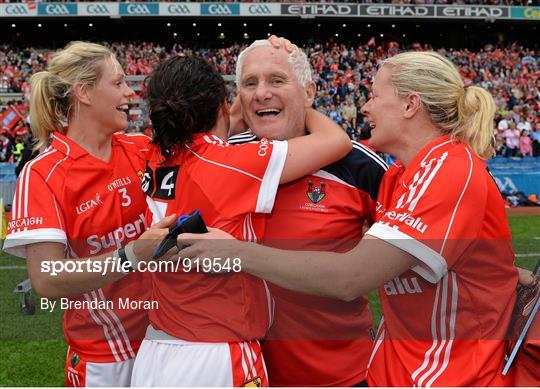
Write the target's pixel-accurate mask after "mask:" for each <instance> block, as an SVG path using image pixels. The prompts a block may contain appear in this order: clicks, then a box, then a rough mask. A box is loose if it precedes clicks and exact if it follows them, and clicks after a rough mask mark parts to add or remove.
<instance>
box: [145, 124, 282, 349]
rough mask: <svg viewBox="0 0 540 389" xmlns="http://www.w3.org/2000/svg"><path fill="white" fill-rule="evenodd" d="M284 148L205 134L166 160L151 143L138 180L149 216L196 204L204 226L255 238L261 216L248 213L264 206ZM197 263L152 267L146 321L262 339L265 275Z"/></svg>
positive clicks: (196, 332) (226, 337) (267, 300)
mask: <svg viewBox="0 0 540 389" xmlns="http://www.w3.org/2000/svg"><path fill="white" fill-rule="evenodd" d="M286 155H287V142H269V141H267V140H265V139H263V140H261V141H260V142H255V143H248V144H245V145H242V146H230V145H229V144H228V143H226V142H224V141H223V140H221V139H220V138H218V137H217V136H214V135H210V134H208V133H203V134H196V135H195V136H194V139H193V142H192V143H191V144H189V145H188V146H186V147H185V148H183V149H182V150H181V151H180V153H179V155H178V156H177V157H176V158H175V159H174V160H173V161H170V162H168V163H163V158H162V156H161V154H160V151H159V148H158V147H153V148H152V149H151V154H150V157H149V163H148V164H147V168H146V173H145V179H144V181H143V190H144V191H145V192H146V194H147V195H148V196H149V197H148V199H147V200H148V204H149V209H150V213H151V214H152V220H153V221H154V222H155V221H157V220H159V219H161V218H162V217H163V216H167V215H171V214H174V213H175V214H177V215H179V216H180V215H185V214H190V213H192V212H193V211H195V210H199V211H200V212H201V215H202V217H203V219H204V221H205V222H206V225H207V226H209V227H216V228H220V229H223V230H224V231H227V232H228V233H230V234H232V235H234V236H235V237H236V238H237V239H243V240H249V241H257V240H258V239H260V237H261V234H262V233H263V227H264V220H262V219H261V220H257V218H254V217H252V214H251V213H252V212H263V213H267V212H270V211H271V210H272V207H273V205H274V198H275V193H276V191H277V187H278V185H279V180H280V177H281V172H282V170H283V166H284V164H285V159H286ZM223 260H225V258H224V259H223ZM232 260H233V258H230V261H232ZM231 264H232V262H231ZM193 266H196V263H193ZM200 268H201V272H200V273H198V272H193V271H192V272H189V273H185V272H184V271H183V270H179V271H178V272H174V271H163V272H160V273H153V274H152V283H153V288H152V299H153V300H156V301H157V302H158V303H159V311H156V312H152V311H151V312H150V321H151V323H152V325H153V327H154V328H156V329H159V330H162V331H164V332H166V333H168V334H169V335H172V336H174V337H176V338H179V339H182V340H187V341H199V342H200V341H203V342H226V341H240V340H252V339H259V338H262V337H263V336H264V334H265V333H266V331H267V329H268V326H269V323H270V322H271V314H272V313H271V310H270V307H271V297H270V294H269V291H268V289H267V287H266V284H265V282H264V281H263V280H261V279H259V278H257V277H253V276H251V275H249V274H246V273H237V274H230V273H229V274H225V275H220V276H209V275H208V274H204V273H203V272H202V264H201V265H200Z"/></svg>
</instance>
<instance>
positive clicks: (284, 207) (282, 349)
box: [229, 132, 387, 386]
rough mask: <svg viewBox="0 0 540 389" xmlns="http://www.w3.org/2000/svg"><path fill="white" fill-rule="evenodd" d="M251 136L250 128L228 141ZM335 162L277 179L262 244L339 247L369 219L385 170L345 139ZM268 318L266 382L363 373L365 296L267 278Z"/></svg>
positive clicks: (332, 379)
mask: <svg viewBox="0 0 540 389" xmlns="http://www.w3.org/2000/svg"><path fill="white" fill-rule="evenodd" d="M253 139H255V136H254V135H253V134H251V133H250V132H247V133H242V134H239V135H236V136H234V137H232V138H231V139H229V142H230V143H244V142H247V141H250V140H253ZM353 146H354V147H353V149H352V151H351V152H350V153H349V154H348V155H347V156H345V158H343V159H342V160H340V161H338V162H336V163H333V164H331V165H329V166H326V167H325V168H323V169H322V170H319V171H317V172H315V173H313V174H312V175H309V176H306V177H304V178H302V179H299V180H296V181H294V182H290V183H287V184H284V185H281V186H280V187H279V190H278V194H277V196H276V203H275V205H274V210H273V211H272V213H271V214H269V215H266V227H265V235H264V244H265V245H267V246H273V247H278V248H282V249H288V250H320V251H336V252H345V251H348V250H350V249H352V248H353V247H354V246H356V244H357V243H358V241H359V240H360V238H361V237H362V227H363V225H364V222H365V221H367V222H368V223H370V224H371V223H372V222H373V221H374V218H375V206H376V199H377V193H378V190H379V185H380V182H381V179H382V177H383V174H384V172H385V170H386V168H387V166H386V164H385V162H384V161H383V160H382V159H381V158H380V157H379V156H377V154H375V153H374V152H373V151H371V150H370V149H369V148H366V147H365V146H364V145H361V144H359V143H357V142H353ZM269 286H270V291H271V292H272V297H274V300H275V304H276V305H275V319H274V324H273V325H272V327H271V328H270V331H269V333H268V335H267V336H266V339H265V341H264V343H263V354H264V358H265V362H266V366H267V368H268V377H269V380H270V384H271V385H272V386H352V385H355V384H358V383H360V382H361V381H363V380H364V379H365V375H366V370H367V364H368V360H369V356H370V351H371V346H372V341H371V333H370V332H371V330H372V319H371V314H370V311H369V306H368V302H367V299H366V298H365V297H361V298H358V299H356V300H355V301H351V302H345V301H340V300H335V299H329V298H322V297H317V296H311V295H307V294H304V293H297V292H293V291H290V290H286V289H283V288H280V287H278V286H276V285H273V284H269Z"/></svg>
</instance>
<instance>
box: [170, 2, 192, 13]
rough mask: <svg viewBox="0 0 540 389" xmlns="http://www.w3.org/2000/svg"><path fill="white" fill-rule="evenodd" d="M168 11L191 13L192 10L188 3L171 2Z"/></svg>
mask: <svg viewBox="0 0 540 389" xmlns="http://www.w3.org/2000/svg"><path fill="white" fill-rule="evenodd" d="M167 11H168V12H169V13H170V14H171V15H190V14H191V10H190V9H189V7H188V6H187V4H170V5H169V6H167Z"/></svg>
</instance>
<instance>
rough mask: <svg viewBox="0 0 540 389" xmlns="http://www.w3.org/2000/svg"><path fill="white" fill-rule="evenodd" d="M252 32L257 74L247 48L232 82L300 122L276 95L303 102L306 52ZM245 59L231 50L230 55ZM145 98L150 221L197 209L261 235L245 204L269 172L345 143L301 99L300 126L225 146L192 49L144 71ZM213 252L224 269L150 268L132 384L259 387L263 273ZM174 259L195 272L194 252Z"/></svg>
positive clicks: (222, 97)
mask: <svg viewBox="0 0 540 389" xmlns="http://www.w3.org/2000/svg"><path fill="white" fill-rule="evenodd" d="M257 42H259V45H260V46H261V47H257V48H255V49H254V50H257V53H258V55H260V56H265V58H266V59H267V61H265V65H264V66H265V69H266V70H267V71H268V77H267V78H266V79H265V80H264V81H262V80H257V77H255V76H254V75H253V73H254V71H253V69H254V68H253V64H252V63H251V65H250V60H249V58H251V57H249V58H247V59H245V61H246V63H245V66H244V67H243V68H242V69H243V72H242V74H243V75H242V80H243V81H242V82H241V83H240V84H241V86H240V89H241V90H242V89H244V88H246V89H247V88H251V89H253V90H256V92H255V93H257V99H256V102H255V101H254V104H255V105H256V107H250V108H253V109H254V112H253V114H254V115H257V116H258V117H259V120H263V121H266V122H267V123H268V122H270V123H276V122H277V123H279V127H281V128H284V127H286V128H291V129H292V127H293V126H304V122H303V120H298V115H297V112H298V111H295V110H294V108H293V107H292V106H290V105H289V104H283V101H284V100H286V99H291V98H292V97H293V96H294V97H295V101H294V104H295V105H294V107H296V109H298V110H300V109H302V110H305V109H306V108H308V107H310V106H311V102H312V100H313V96H314V92H315V88H314V84H313V82H312V81H310V80H309V79H306V80H305V81H304V82H303V83H302V82H301V80H299V78H298V77H297V75H296V74H295V73H294V70H293V66H302V67H306V64H307V65H308V64H309V63H308V60H307V57H306V56H305V54H303V53H302V52H301V51H299V50H297V51H296V52H293V54H291V55H289V54H287V53H286V52H285V50H278V49H275V48H272V46H271V44H270V43H269V42H268V41H257ZM254 55H255V54H254ZM244 58H245V55H243V54H240V57H239V61H238V62H239V64H240V63H242V62H243V59H244ZM239 66H240V65H239ZM250 69H251V70H250ZM307 70H308V71H309V66H307ZM244 73H245V74H244ZM308 76H311V74H310V73H308ZM147 98H148V102H149V106H150V117H151V119H152V124H153V127H154V136H153V143H154V146H153V148H152V150H151V151H150V153H149V162H148V165H147V169H146V172H145V176H146V177H147V178H146V179H145V181H144V183H143V189H144V190H145V191H146V193H147V194H148V196H149V199H148V204H149V209H150V211H151V214H152V217H153V219H154V220H156V219H159V218H161V217H163V216H165V215H169V214H171V213H176V214H178V215H180V214H187V213H191V212H193V211H194V210H199V211H200V212H201V215H202V217H203V218H204V220H205V222H206V224H207V225H208V226H213V227H219V228H223V229H225V230H226V231H228V232H230V233H231V234H233V235H234V236H235V237H237V238H239V239H245V240H251V241H256V240H258V239H260V238H261V237H262V235H263V234H264V219H263V218H262V217H258V216H257V215H256V214H255V213H256V212H258V213H269V212H270V211H271V210H272V208H273V204H274V200H275V195H276V191H277V187H278V185H279V184H280V183H283V182H289V181H292V180H295V179H297V178H300V177H302V176H304V175H305V174H307V173H309V172H311V171H313V170H317V169H319V168H320V167H322V166H324V165H326V164H328V163H330V162H332V161H334V160H337V159H339V158H341V157H343V156H344V155H345V154H347V153H348V152H349V151H350V149H351V147H352V145H351V143H350V140H349V139H348V137H347V135H346V134H345V133H344V132H343V131H342V130H341V129H340V128H339V126H338V125H336V124H335V123H333V122H332V121H331V120H330V119H328V118H326V117H325V116H324V115H322V114H320V113H317V112H315V111H313V110H311V109H310V110H309V112H308V113H307V117H306V122H307V128H308V131H309V133H310V134H309V135H306V136H302V137H299V138H296V139H292V140H289V141H268V140H266V139H263V140H261V141H259V142H252V143H248V144H244V145H239V146H231V145H229V144H228V143H227V142H226V139H227V137H228V130H229V107H228V104H227V101H226V98H227V91H226V88H225V83H224V81H223V78H222V77H221V76H220V75H219V73H217V71H216V70H215V69H214V68H213V67H212V66H211V65H210V64H208V63H207V62H206V61H205V60H203V59H201V58H197V57H190V56H186V57H175V58H171V59H169V60H167V61H165V62H164V63H163V64H161V65H160V66H159V67H158V68H157V69H156V70H155V71H154V72H153V74H152V75H151V76H150V78H149V82H148V84H147ZM302 119H303V118H302ZM156 216H157V218H156ZM227 261H228V262H227ZM213 263H219V265H220V266H221V265H223V266H225V268H228V269H229V270H230V271H231V273H234V274H233V275H230V276H226V277H221V276H219V277H207V276H205V275H204V274H197V273H195V272H192V273H186V270H185V269H181V270H178V271H174V270H172V271H171V270H169V271H164V272H161V273H153V274H152V299H153V300H156V301H158V302H159V310H155V311H151V312H150V322H151V326H150V327H149V329H148V331H147V334H146V337H145V340H144V341H143V344H142V346H141V349H140V352H139V354H138V355H137V359H136V362H135V367H134V369H133V380H132V384H133V385H135V386H150V387H151V386H171V387H178V386H268V380H267V377H266V368H265V366H264V361H263V358H262V354H261V348H260V345H259V342H258V339H261V338H262V337H263V336H264V335H265V333H266V331H267V330H268V328H269V326H270V324H271V323H272V316H273V303H272V300H271V296H270V295H269V291H268V288H267V286H266V284H265V283H264V281H263V280H261V279H259V278H256V277H253V276H250V275H248V274H245V273H239V269H237V264H236V262H235V261H234V258H230V259H228V260H227V259H226V258H221V259H218V260H216V261H213ZM185 265H186V266H185V268H193V269H197V268H198V269H199V270H200V272H204V271H205V270H204V269H203V267H204V264H203V263H200V262H197V261H194V262H193V263H187V264H185Z"/></svg>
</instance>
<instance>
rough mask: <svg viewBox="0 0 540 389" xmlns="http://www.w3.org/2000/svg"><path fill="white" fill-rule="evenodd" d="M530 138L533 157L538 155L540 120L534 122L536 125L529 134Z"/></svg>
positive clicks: (539, 149) (539, 148)
mask: <svg viewBox="0 0 540 389" xmlns="http://www.w3.org/2000/svg"><path fill="white" fill-rule="evenodd" d="M529 136H530V137H531V139H532V149H533V157H538V156H540V122H536V126H535V127H534V129H533V131H532V132H531V133H530V134H529Z"/></svg>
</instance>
